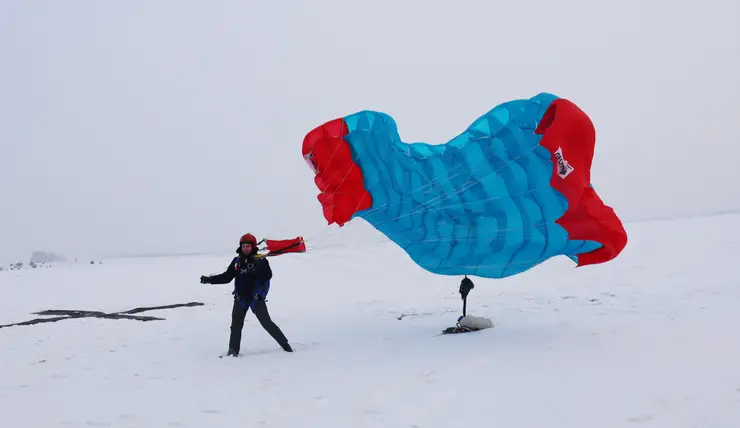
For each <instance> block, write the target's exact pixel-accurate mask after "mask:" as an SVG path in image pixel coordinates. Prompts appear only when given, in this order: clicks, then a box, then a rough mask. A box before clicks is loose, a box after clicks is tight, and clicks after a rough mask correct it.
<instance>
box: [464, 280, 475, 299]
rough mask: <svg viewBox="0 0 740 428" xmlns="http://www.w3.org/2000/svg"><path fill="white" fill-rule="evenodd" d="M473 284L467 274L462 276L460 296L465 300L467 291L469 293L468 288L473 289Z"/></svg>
mask: <svg viewBox="0 0 740 428" xmlns="http://www.w3.org/2000/svg"><path fill="white" fill-rule="evenodd" d="M473 287H475V285H473V281H471V280H470V278H468V277H467V276H466V277H465V278H463V280H462V282H460V297H462V298H463V300H465V298H466V297H468V293H470V290H472V289H473Z"/></svg>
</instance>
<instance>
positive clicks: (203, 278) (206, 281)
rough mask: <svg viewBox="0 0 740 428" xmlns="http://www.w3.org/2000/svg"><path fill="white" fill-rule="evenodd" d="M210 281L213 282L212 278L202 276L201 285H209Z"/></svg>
mask: <svg viewBox="0 0 740 428" xmlns="http://www.w3.org/2000/svg"><path fill="white" fill-rule="evenodd" d="M210 280H211V278H210V277H208V276H205V275H201V276H200V283H201V284H208V283H209V281H210Z"/></svg>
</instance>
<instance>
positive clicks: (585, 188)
mask: <svg viewBox="0 0 740 428" xmlns="http://www.w3.org/2000/svg"><path fill="white" fill-rule="evenodd" d="M535 133H537V134H542V135H543V137H542V141H541V143H540V144H541V145H542V146H543V147H545V148H547V149H548V150H549V151H550V152H551V153H552V156H553V174H552V179H551V181H550V183H551V185H552V186H553V187H554V188H555V189H557V190H558V191H559V192H560V193H562V194H563V196H565V198H566V199H567V200H568V210H567V211H566V212H565V214H564V215H563V216H562V217H561V218H560V219H559V220H558V221H557V224H559V225H561V226H562V227H563V228H565V230H567V231H568V235H569V237H570V239H576V240H588V241H596V242H599V243H601V244H602V247H601V248H599V249H596V250H594V251H590V252H588V253H583V254H580V255H579V256H578V266H585V265H591V264H598V263H604V262H607V261H609V260H612V259H614V258H615V257H617V256H618V255H619V254H620V253H621V252H622V250H623V249H624V248H625V246H626V245H627V232H626V231H625V229H624V225H623V224H622V222H621V220H620V219H619V217H618V216H617V214H616V213H615V212H614V210H613V209H612V208H611V207H609V206H607V205H605V204H604V203H603V201H602V200H601V198H599V195H598V194H597V193H596V191H595V190H594V188H593V187H591V163H592V160H593V155H594V146H595V144H596V130H595V129H594V126H593V123H592V122H591V119H590V118H589V117H588V115H586V113H585V112H583V110H581V109H580V108H579V107H578V106H577V105H575V104H574V103H572V102H571V101H568V100H566V99H562V98H560V99H557V100H555V101H553V102H552V104H550V106H549V107H548V109H547V111H546V112H545V114H544V115H543V116H542V121H541V122H540V124H539V125H538V126H537V129H536V130H535Z"/></svg>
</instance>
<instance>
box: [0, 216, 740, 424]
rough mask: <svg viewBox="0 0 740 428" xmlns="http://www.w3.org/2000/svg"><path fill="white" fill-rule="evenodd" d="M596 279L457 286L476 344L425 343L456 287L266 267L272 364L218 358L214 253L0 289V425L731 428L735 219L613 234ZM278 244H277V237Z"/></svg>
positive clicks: (397, 268) (317, 264) (593, 270)
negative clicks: (124, 315)
mask: <svg viewBox="0 0 740 428" xmlns="http://www.w3.org/2000/svg"><path fill="white" fill-rule="evenodd" d="M627 229H628V233H629V237H630V241H629V243H628V245H627V248H626V249H625V251H624V252H623V253H622V255H621V256H620V257H619V258H617V259H616V260H614V261H613V262H611V263H607V264H604V265H599V266H589V267H584V268H574V265H573V264H572V262H571V261H570V260H568V259H566V258H564V257H562V258H558V259H552V260H550V261H547V262H546V263H544V264H542V265H540V266H538V267H536V268H534V269H532V270H530V271H528V272H526V273H524V274H522V275H518V276H515V277H512V278H508V279H506V280H486V279H481V278H476V277H473V278H472V279H473V281H474V282H475V288H474V289H473V291H472V292H471V293H470V296H469V298H468V313H470V314H473V315H477V316H484V317H488V318H490V319H492V320H493V322H494V324H495V326H494V328H491V329H487V330H482V331H479V332H474V333H467V334H459V335H444V336H442V335H439V333H440V332H441V331H442V330H443V329H444V328H446V327H450V326H453V325H454V324H455V321H456V319H457V317H458V316H459V315H461V309H462V305H461V301H460V298H459V295H458V293H457V291H458V285H459V283H460V279H461V278H459V277H444V276H435V275H432V274H430V273H427V272H425V271H423V270H421V269H420V268H419V267H417V266H416V265H414V264H413V263H412V262H411V261H410V260H409V259H408V258H407V257H406V256H405V255H404V254H403V253H402V252H401V251H400V250H399V249H398V248H397V247H395V246H394V245H392V244H374V243H368V245H365V246H364V247H363V246H362V245H356V246H347V247H342V246H341V245H340V244H341V243H342V240H341V236H342V234H341V233H338V234H336V236H337V237H339V238H337V239H336V243H337V245H338V246H337V247H336V248H333V249H332V247H331V246H327V247H324V248H321V249H319V250H316V251H314V252H308V253H305V254H291V255H285V256H280V257H276V258H272V259H271V264H272V267H273V269H274V271H275V277H274V279H273V282H272V289H271V291H270V295H269V297H268V307H269V309H270V312H271V315H272V317H273V319H274V320H275V322H276V323H277V324H278V325H279V326H280V327H281V328H282V329H283V331H284V332H285V333H286V335H287V336H288V338H289V339H290V340H291V342H292V344H293V345H294V347H295V352H294V353H286V352H283V351H282V350H281V349H280V348H279V347H278V346H277V344H276V343H275V342H273V341H272V339H271V338H270V337H269V336H268V335H267V333H266V332H264V331H263V330H262V329H261V327H260V326H259V324H258V323H257V321H256V319H255V318H254V316H253V315H252V314H251V313H250V314H248V316H247V322H246V325H245V330H244V336H243V341H242V351H243V356H242V357H241V358H238V359H234V358H222V359H220V358H218V356H219V355H221V354H223V353H224V352H225V351H226V348H227V342H228V333H229V324H230V315H231V285H222V286H215V285H205V284H200V282H199V277H200V275H201V274H210V273H216V272H220V271H222V270H223V269H224V268H225V267H226V265H227V264H228V263H229V261H230V259H231V257H232V255H233V254H231V253H225V254H223V255H222V256H197V257H196V256H194V257H179V258H174V257H173V258H150V259H146V258H141V259H125V260H124V259H119V260H105V261H104V262H103V264H96V265H89V264H60V265H57V266H53V267H51V268H45V269H24V270H20V271H5V272H0V324H2V325H7V324H12V323H18V322H23V321H27V320H30V319H34V318H45V317H43V316H39V315H34V314H33V313H34V312H39V311H42V310H47V309H54V310H84V311H102V312H104V313H112V312H119V311H126V310H129V309H133V308H136V307H142V306H158V305H170V304H177V303H188V302H202V303H204V305H203V306H192V307H179V308H174V309H161V310H152V311H146V312H141V313H138V314H136V315H139V316H153V317H159V318H164V319H163V320H153V321H146V322H144V321H140V320H135V319H106V318H96V317H80V318H74V319H62V320H59V321H57V322H49V323H40V324H34V325H22V326H12V327H5V328H0V414H1V415H2V419H1V420H2V423H1V425H2V426H3V427H7V428H22V427H29V428H39V427H44V428H53V427H106V426H112V427H147V428H153V427H157V428H159V427H194V428H203V427H210V426H214V427H215V426H219V427H232V426H233V427H286V428H287V427H290V428H296V427H322V428H335V427H336V428H359V427H398V428H415V427H418V428H427V427H433V428H437V427H439V428H453V427H502V428H515V427H564V428H565V427H567V428H612V427H633V426H634V427H640V426H645V427H665V428H684V427H686V428H689V427H699V428H714V427H722V428H737V427H740V275H739V273H740V216H738V215H724V216H713V217H705V218H694V219H679V220H661V221H652V222H640V223H631V224H627ZM277 238H281V237H277Z"/></svg>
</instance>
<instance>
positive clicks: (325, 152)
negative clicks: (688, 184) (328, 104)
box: [302, 118, 372, 226]
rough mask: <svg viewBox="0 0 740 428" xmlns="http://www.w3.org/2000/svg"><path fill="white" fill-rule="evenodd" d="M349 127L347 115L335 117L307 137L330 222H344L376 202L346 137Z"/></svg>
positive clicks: (311, 164)
mask: <svg viewBox="0 0 740 428" xmlns="http://www.w3.org/2000/svg"><path fill="white" fill-rule="evenodd" d="M348 133H349V128H348V126H347V123H346V122H345V121H344V119H342V118H339V119H334V120H331V121H329V122H326V123H324V124H323V125H321V126H318V127H316V128H314V129H313V130H311V131H310V132H309V133H308V134H306V136H305V138H304V139H303V148H302V153H303V159H304V160H305V161H306V163H308V165H309V167H310V168H311V170H312V171H313V172H314V174H316V175H315V177H314V182H315V183H316V186H317V187H318V188H319V190H320V191H321V194H319V196H318V200H319V202H320V203H321V206H322V209H323V212H324V218H325V219H326V221H327V222H328V223H329V224H332V223H337V224H338V225H339V226H343V225H344V224H345V223H346V222H348V221H349V220H351V219H352V216H353V215H354V214H355V213H356V212H358V211H361V210H365V209H368V208H370V207H371V206H372V197H371V196H370V193H369V192H368V191H367V190H366V189H365V185H364V177H363V174H362V170H360V167H359V166H358V165H357V164H356V163H355V162H354V161H353V160H352V151H351V149H350V146H349V144H348V143H347V141H346V140H345V139H344V137H346V136H347V134H348Z"/></svg>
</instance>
